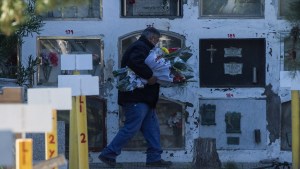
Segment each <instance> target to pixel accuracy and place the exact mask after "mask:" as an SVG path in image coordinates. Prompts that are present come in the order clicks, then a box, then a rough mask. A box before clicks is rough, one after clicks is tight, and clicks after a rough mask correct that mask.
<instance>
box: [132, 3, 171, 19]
mask: <svg viewBox="0 0 300 169" xmlns="http://www.w3.org/2000/svg"><path fill="white" fill-rule="evenodd" d="M133 15H138V16H153V15H170V0H151V1H149V0H138V1H136V2H135V4H133Z"/></svg>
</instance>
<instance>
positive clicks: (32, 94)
mask: <svg viewBox="0 0 300 169" xmlns="http://www.w3.org/2000/svg"><path fill="white" fill-rule="evenodd" d="M28 104H49V105H51V107H52V109H53V110H52V115H53V118H52V130H51V132H47V133H46V134H45V141H46V146H45V152H46V158H45V159H46V160H48V159H50V158H53V157H57V155H58V142H57V111H56V110H71V109H72V100H71V88H35V89H28ZM56 168H57V167H56Z"/></svg>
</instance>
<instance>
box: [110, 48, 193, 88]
mask: <svg viewBox="0 0 300 169" xmlns="http://www.w3.org/2000/svg"><path fill="white" fill-rule="evenodd" d="M170 51H172V52H171V53H169V50H168V49H166V48H159V47H156V48H154V49H152V50H151V51H150V53H149V55H148V57H147V58H146V59H145V64H147V65H148V66H149V68H150V69H151V70H152V71H153V76H155V77H157V79H158V80H157V83H159V84H160V85H161V86H162V87H173V86H179V85H184V84H186V82H188V79H191V78H193V75H192V73H193V70H192V68H191V67H190V66H189V65H188V64H187V61H188V59H189V58H190V57H191V56H192V54H191V53H190V48H189V47H185V48H182V49H178V48H171V49H170ZM113 75H114V77H116V78H118V82H117V86H116V87H117V88H118V89H119V90H120V91H132V90H134V89H136V88H143V87H144V85H145V84H147V80H146V79H143V78H141V77H139V76H138V75H136V74H135V73H134V72H133V71H132V70H131V69H130V68H128V67H125V68H121V69H118V70H115V71H113Z"/></svg>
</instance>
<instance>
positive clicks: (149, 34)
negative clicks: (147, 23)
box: [142, 27, 160, 39]
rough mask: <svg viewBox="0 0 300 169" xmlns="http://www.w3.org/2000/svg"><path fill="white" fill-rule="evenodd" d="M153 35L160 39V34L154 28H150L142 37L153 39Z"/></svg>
mask: <svg viewBox="0 0 300 169" xmlns="http://www.w3.org/2000/svg"><path fill="white" fill-rule="evenodd" d="M153 35H156V36H158V37H160V32H159V31H158V30H157V29H155V28H154V27H148V28H146V29H145V30H144V31H143V32H142V36H144V37H146V38H147V39H149V38H151V37H152V36H153Z"/></svg>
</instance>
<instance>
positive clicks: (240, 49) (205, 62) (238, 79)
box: [199, 38, 266, 87]
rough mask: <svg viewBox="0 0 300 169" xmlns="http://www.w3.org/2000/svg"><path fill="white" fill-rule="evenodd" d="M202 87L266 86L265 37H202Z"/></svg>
mask: <svg viewBox="0 0 300 169" xmlns="http://www.w3.org/2000/svg"><path fill="white" fill-rule="evenodd" d="M199 44H200V47H199V49H200V52H199V53H200V66H199V67H200V86H201V87H263V86H265V62H266V61H265V60H266V57H265V51H266V49H265V47H266V45H265V39H262V38H257V39H254V38H253V39H200V42H199Z"/></svg>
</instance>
